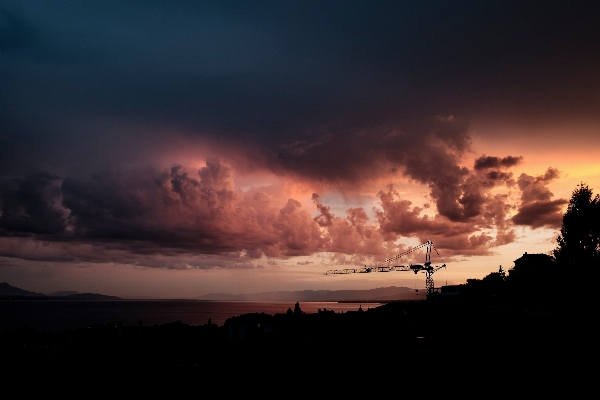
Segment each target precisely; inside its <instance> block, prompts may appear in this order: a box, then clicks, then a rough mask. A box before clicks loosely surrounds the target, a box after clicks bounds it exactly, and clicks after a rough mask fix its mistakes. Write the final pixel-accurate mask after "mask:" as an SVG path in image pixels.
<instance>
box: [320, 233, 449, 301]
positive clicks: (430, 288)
mask: <svg viewBox="0 0 600 400" xmlns="http://www.w3.org/2000/svg"><path fill="white" fill-rule="evenodd" d="M423 247H424V248H425V263H424V264H423V265H419V264H416V265H412V264H411V265H390V264H391V263H393V262H395V261H396V260H398V259H399V258H401V257H403V256H405V255H408V254H410V253H412V252H414V251H417V250H419V249H422V248H423ZM432 250H434V251H435V253H436V254H437V255H438V257H439V258H440V259H441V260H442V262H444V260H443V259H442V257H441V256H440V253H438V251H437V249H436V248H435V246H434V245H433V242H432V241H430V240H428V241H426V242H425V243H421V244H420V245H418V246H416V247H413V248H412V249H410V250H407V251H405V252H403V253H400V254H397V255H395V256H393V257H391V258H388V259H387V260H385V261H383V262H381V263H379V264H376V265H373V266H371V267H367V266H366V265H365V267H364V268H346V269H332V270H329V271H327V272H325V275H337V274H363V273H371V272H392V271H413V272H414V273H415V274H418V273H419V271H423V272H425V287H426V289H427V294H428V295H430V294H433V293H434V291H435V286H434V283H433V274H434V273H435V272H436V271H439V270H440V269H442V268H446V264H443V265H438V266H432V265H431V251H432Z"/></svg>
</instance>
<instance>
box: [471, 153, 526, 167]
mask: <svg viewBox="0 0 600 400" xmlns="http://www.w3.org/2000/svg"><path fill="white" fill-rule="evenodd" d="M522 161H523V157H513V156H506V157H503V158H500V157H490V156H481V157H479V158H478V159H477V160H475V167H474V168H475V169H476V170H482V169H489V168H510V167H514V166H515V165H517V164H520V163H521V162H522Z"/></svg>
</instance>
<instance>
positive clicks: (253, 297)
mask: <svg viewBox="0 0 600 400" xmlns="http://www.w3.org/2000/svg"><path fill="white" fill-rule="evenodd" d="M199 299H200V300H217V301H391V300H418V299H420V297H419V296H418V295H417V293H416V292H415V291H414V290H413V289H410V288H407V287H396V286H389V287H383V288H377V289H368V290H300V291H290V292H287V291H277V292H262V293H253V294H226V293H209V294H206V295H204V296H200V297H199Z"/></svg>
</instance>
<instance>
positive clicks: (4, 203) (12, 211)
mask: <svg viewBox="0 0 600 400" xmlns="http://www.w3.org/2000/svg"><path fill="white" fill-rule="evenodd" d="M57 182H60V178H59V177H58V176H55V175H52V174H48V173H38V174H35V175H31V176H27V177H25V178H22V179H20V178H13V179H10V180H6V181H3V182H0V235H32V234H57V233H61V232H63V231H64V229H65V228H66V220H65V216H64V214H63V213H62V211H61V209H60V204H57V202H59V195H60V189H59V186H58V184H57Z"/></svg>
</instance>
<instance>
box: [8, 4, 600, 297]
mask: <svg viewBox="0 0 600 400" xmlns="http://www.w3.org/2000/svg"><path fill="white" fill-rule="evenodd" d="M599 17H600V3H598V2H594V1H589V2H586V1H573V2H566V1H563V2H556V1H545V2H535V1H531V2H529V1H511V0H503V1H494V0H492V1H486V2H481V1H452V2H448V1H426V0H420V1H398V2H389V1H343V2H342V1H320V2H316V1H214V2H211V1H206V2H196V1H168V2H167V1H149V0H148V1H135V0H132V1H127V2H117V1H85V2H81V1H74V0H73V1H53V2H47V1H35V0H19V1H6V0H0V281H6V282H8V283H10V284H11V285H14V286H18V287H21V288H24V289H27V290H32V291H36V292H42V293H50V292H54V291H59V290H76V291H80V292H97V293H104V294H109V295H117V296H123V297H156V298H194V297H197V296H200V295H204V294H207V293H216V292H221V293H232V294H239V293H255V292H262V291H273V290H316V289H324V290H340V289H370V288H375V287H382V286H408V287H415V288H422V287H424V284H425V279H424V276H419V275H417V276H415V275H414V274H407V273H402V272H394V273H390V274H382V273H373V274H352V275H327V276H326V275H325V272H326V271H327V270H330V269H339V268H349V267H360V266H364V265H372V264H375V263H379V262H382V261H383V260H385V259H386V258H388V257H392V256H394V255H396V254H399V253H402V252H404V251H406V250H408V249H410V248H411V247H415V246H418V245H419V244H421V243H424V242H426V241H427V240H431V241H432V242H433V243H434V245H435V248H436V250H437V251H438V253H439V257H438V255H437V253H435V254H434V257H432V261H433V264H434V265H441V264H442V263H445V264H446V265H447V267H446V268H445V269H442V270H440V271H438V272H437V273H436V274H435V275H434V279H435V283H436V286H440V285H443V284H456V283H463V282H465V281H466V279H469V278H482V277H483V276H485V275H487V274H488V273H490V272H494V271H497V270H498V268H499V266H500V265H502V266H503V268H504V269H508V268H510V267H511V266H512V265H513V261H514V260H515V259H517V258H519V257H520V256H521V255H522V254H523V253H524V252H529V253H550V252H551V251H552V249H554V248H555V247H556V238H557V236H558V234H559V230H560V226H561V219H562V215H563V214H564V212H565V210H566V206H567V204H568V201H569V198H570V196H571V194H572V192H573V190H575V188H576V187H577V185H578V184H580V183H582V182H583V183H585V184H587V185H589V187H590V188H591V189H592V190H593V191H594V193H599V192H600V74H598V71H600V24H598V23H597V21H598V18H599ZM424 257H425V255H424V253H423V252H417V251H416V252H413V253H410V254H409V255H408V256H406V257H403V258H402V259H401V260H399V261H398V263H400V264H402V265H408V264H410V263H419V264H422V263H423V262H424Z"/></svg>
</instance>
